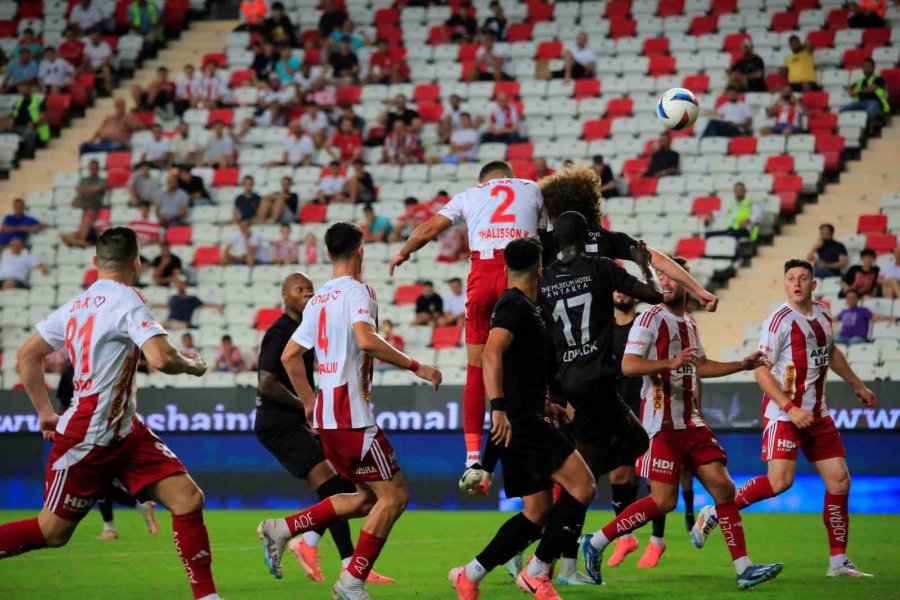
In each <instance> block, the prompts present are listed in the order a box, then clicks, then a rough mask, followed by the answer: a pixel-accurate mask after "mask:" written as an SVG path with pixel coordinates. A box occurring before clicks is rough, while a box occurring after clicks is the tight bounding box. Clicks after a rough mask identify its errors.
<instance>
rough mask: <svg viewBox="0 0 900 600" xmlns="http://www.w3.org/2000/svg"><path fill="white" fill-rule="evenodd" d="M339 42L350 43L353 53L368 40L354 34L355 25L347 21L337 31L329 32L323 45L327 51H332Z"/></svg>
mask: <svg viewBox="0 0 900 600" xmlns="http://www.w3.org/2000/svg"><path fill="white" fill-rule="evenodd" d="M341 40H349V41H350V49H351V50H353V51H354V52H356V51H358V50H359V49H360V48H362V47H363V46H364V45H366V44H367V43H368V40H367V39H366V38H365V37H364V36H362V35H360V34H358V33H357V32H356V23H354V22H353V21H351V20H350V19H347V20H346V21H344V24H343V25H341V27H340V28H339V29H335V30H334V31H332V32H331V35H330V36H329V37H328V39H327V40H326V42H325V44H326V45H327V47H328V48H329V50H333V49H334V47H335V46H337V45H338V44H340V42H341Z"/></svg>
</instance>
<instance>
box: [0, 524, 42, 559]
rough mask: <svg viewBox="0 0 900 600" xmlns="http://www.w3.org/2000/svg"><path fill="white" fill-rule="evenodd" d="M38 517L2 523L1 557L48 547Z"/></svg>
mask: <svg viewBox="0 0 900 600" xmlns="http://www.w3.org/2000/svg"><path fill="white" fill-rule="evenodd" d="M46 547H47V542H46V541H45V540H44V534H43V533H41V527H40V525H38V520H37V517H32V518H31V519H22V520H21V521H13V522H11V523H5V524H3V525H0V558H9V557H10V556H15V555H16V554H24V553H25V552H29V551H31V550H40V549H41V548H46Z"/></svg>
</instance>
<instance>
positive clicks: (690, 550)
mask: <svg viewBox="0 0 900 600" xmlns="http://www.w3.org/2000/svg"><path fill="white" fill-rule="evenodd" d="M278 512H279V511H275V512H274V513H273V512H271V511H210V512H208V513H207V516H206V522H207V525H208V527H209V534H210V539H211V541H212V549H213V559H214V562H213V568H214V572H215V575H216V581H217V584H218V587H219V593H220V594H222V595H223V597H224V598H225V599H226V600H244V599H251V600H269V599H276V598H278V599H292V600H299V599H304V600H305V599H309V600H316V599H319V598H325V599H328V598H331V592H330V589H331V588H330V585H331V583H333V581H334V578H335V577H336V576H337V572H338V559H337V553H336V552H335V549H334V546H333V544H332V543H331V539H330V538H329V537H328V536H327V535H326V536H325V538H323V540H322V546H321V551H320V553H321V556H322V568H323V571H324V572H325V576H326V579H327V581H328V583H314V582H312V581H309V580H307V579H306V578H305V577H304V576H303V573H302V571H301V570H300V568H299V566H298V565H297V564H296V563H295V562H294V559H293V557H292V556H290V555H286V556H285V568H284V570H285V576H284V579H283V580H281V581H275V580H274V579H273V578H272V577H271V576H270V575H269V574H268V571H267V570H266V568H265V566H264V564H263V559H262V550H261V548H260V544H259V543H258V542H257V540H256V537H255V526H256V523H257V522H258V521H259V520H260V519H261V518H263V517H268V516H276V515H278ZM26 516H29V515H28V514H27V513H23V512H0V522H5V521H9V520H13V519H19V518H23V517H26ZM508 516H509V515H508V514H506V513H496V512H425V511H413V512H409V513H407V514H406V515H404V516H403V518H402V519H401V520H400V522H399V523H398V524H397V526H396V527H395V528H394V531H393V533H392V535H391V538H390V540H389V541H388V544H387V546H386V547H385V550H384V552H383V553H382V555H381V558H380V559H379V561H378V563H377V570H378V571H380V572H381V573H384V574H386V575H390V576H393V577H396V578H397V580H398V582H397V583H396V584H393V585H378V586H369V589H370V593H371V595H372V598H373V599H374V600H379V599H381V600H404V599H409V598H416V599H421V600H432V599H441V598H447V599H453V598H455V595H454V593H453V591H452V590H451V589H450V587H449V585H448V583H447V580H446V575H447V571H448V570H449V569H450V568H451V567H453V566H454V565H459V564H462V563H464V562H466V561H468V560H469V559H470V558H471V557H472V556H473V554H475V553H477V552H478V551H479V550H480V549H481V548H482V547H483V546H484V544H485V543H486V542H487V541H488V539H489V538H490V537H491V536H492V535H493V533H494V531H495V530H496V528H497V526H499V525H500V524H501V523H502V522H503V521H504V520H505V519H506V518H508ZM610 516H611V513H608V512H591V513H590V514H589V516H588V521H587V526H588V528H589V529H593V528H595V527H598V526H600V525H602V524H603V523H605V522H606V520H607V519H608V518H609V517H610ZM116 523H117V525H118V528H119V532H120V538H119V539H118V540H116V541H113V542H99V541H96V540H95V539H94V537H95V536H96V535H97V534H98V533H99V531H100V517H99V514H98V513H97V512H96V511H94V512H92V513H91V514H90V515H89V516H88V517H87V518H86V519H85V521H84V522H83V523H82V526H81V528H80V529H79V530H78V532H76V534H75V536H74V537H73V539H72V541H71V542H70V543H69V545H68V546H67V547H65V548H62V549H59V550H43V551H40V552H32V553H30V554H26V555H24V556H19V557H15V558H12V559H9V560H4V561H2V562H0V598H5V599H10V600H88V599H90V600H106V599H110V600H143V599H152V600H177V599H186V600H189V599H190V592H189V590H188V587H187V582H186V581H185V577H184V572H183V571H182V568H181V563H180V561H179V559H178V558H177V556H176V555H175V550H174V548H173V546H172V541H171V525H170V521H169V518H168V515H167V514H166V513H162V514H160V533H159V535H158V536H157V537H155V538H151V537H149V536H148V535H147V533H146V532H145V530H144V529H143V527H142V522H141V520H140V518H139V516H138V515H137V513H135V512H133V511H126V510H119V511H117V513H116ZM745 524H746V527H745V529H746V531H747V538H748V540H747V541H748V544H749V548H750V555H751V557H753V558H754V559H755V560H758V561H773V560H779V561H782V562H784V563H785V569H784V572H783V573H782V574H781V576H780V577H779V578H778V579H777V580H776V581H773V582H770V583H766V584H764V585H762V586H760V587H758V588H756V589H754V590H751V591H747V592H739V591H738V589H737V586H736V585H735V579H734V571H733V570H732V567H731V561H730V559H729V556H728V553H727V551H726V549H725V545H724V542H723V541H722V537H721V536H720V535H717V534H716V535H714V536H713V537H712V538H711V540H710V543H709V544H708V545H707V547H706V548H704V549H703V550H696V549H695V548H694V547H693V546H692V545H691V544H690V540H689V538H688V537H687V535H686V533H685V531H684V528H683V518H682V515H681V514H680V513H676V514H674V515H672V516H671V517H670V519H669V523H668V532H667V534H668V535H667V539H668V548H667V550H666V554H665V555H664V556H663V559H662V561H661V563H660V566H659V567H657V568H656V569H652V570H647V569H638V568H637V567H636V566H635V565H636V563H637V557H638V554H632V555H631V556H629V557H628V559H627V560H626V562H625V564H624V565H623V566H620V567H617V568H615V569H611V568H604V576H605V579H606V581H607V584H606V585H604V586H603V587H602V588H600V589H598V588H596V587H593V586H590V587H587V586H585V587H574V588H567V587H564V586H559V587H558V590H559V591H560V594H561V595H562V597H563V598H567V599H568V598H615V599H616V600H629V599H635V600H636V599H638V598H640V599H642V600H645V599H665V600H677V599H685V600H687V599H691V600H696V599H702V600H710V599H713V598H737V597H739V596H738V595H739V594H752V595H753V596H752V597H753V598H759V599H761V598H770V599H772V600H775V599H777V600H785V599H794V598H797V599H803V600H828V599H832V598H833V599H840V600H886V599H889V598H893V599H897V598H900V569H898V566H897V565H898V562H900V561H898V558H900V547H898V545H897V536H898V534H900V516H878V515H865V516H861V515H860V516H852V520H851V533H850V536H851V537H850V551H851V556H852V558H853V559H854V560H855V561H856V563H857V564H858V565H859V566H860V567H861V568H862V569H863V570H865V571H868V572H871V573H874V574H875V575H876V577H875V578H874V579H840V580H831V579H827V578H826V577H825V568H826V563H827V556H826V555H827V549H826V541H825V531H824V528H823V527H822V523H821V517H820V516H819V515H814V514H803V515H784V514H761V513H748V514H747V515H746V516H745ZM637 535H638V538H639V539H640V540H641V543H642V548H641V549H640V550H639V551H638V552H641V551H642V549H643V544H645V543H646V541H647V538H648V537H649V535H650V532H649V527H646V528H644V529H643V530H640V531H638V533H637ZM482 590H483V591H482V598H483V599H485V600H492V599H494V598H498V599H503V598H524V596H523V595H522V594H521V593H520V592H519V591H518V590H517V589H516V588H515V586H514V585H513V583H512V580H511V579H510V578H509V576H508V575H507V574H506V571H505V569H498V570H496V571H495V572H494V573H492V574H491V575H489V576H488V578H487V579H486V580H485V582H484V584H483V585H482Z"/></svg>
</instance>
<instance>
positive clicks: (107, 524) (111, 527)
mask: <svg viewBox="0 0 900 600" xmlns="http://www.w3.org/2000/svg"><path fill="white" fill-rule="evenodd" d="M115 530H116V524H115V523H113V522H112V521H103V531H115Z"/></svg>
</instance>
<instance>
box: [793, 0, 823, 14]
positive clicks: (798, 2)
mask: <svg viewBox="0 0 900 600" xmlns="http://www.w3.org/2000/svg"><path fill="white" fill-rule="evenodd" d="M818 6H819V0H793V1H792V2H791V8H792V9H794V10H795V11H797V12H803V11H804V10H809V9H811V8H816V7H818Z"/></svg>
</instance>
